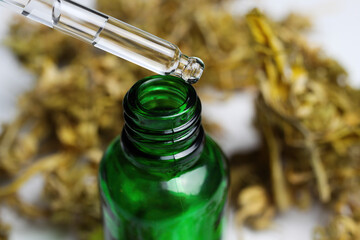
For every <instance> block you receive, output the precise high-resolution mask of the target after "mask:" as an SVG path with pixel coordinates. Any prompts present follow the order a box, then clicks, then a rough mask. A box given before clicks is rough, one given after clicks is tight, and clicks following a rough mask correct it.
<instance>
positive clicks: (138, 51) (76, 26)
mask: <svg viewBox="0 0 360 240" xmlns="http://www.w3.org/2000/svg"><path fill="white" fill-rule="evenodd" d="M0 5H2V6H4V7H6V8H9V9H12V10H14V11H15V12H17V13H19V14H22V15H24V16H26V17H28V18H30V19H32V20H35V21H37V22H39V23H42V24H44V25H47V26H49V27H51V28H54V29H57V30H59V31H62V32H64V33H66V34H68V35H71V36H73V37H76V38H79V39H81V40H84V41H85V42H88V43H90V44H92V45H94V46H95V47H97V48H100V49H102V50H104V51H106V52H109V53H112V54H114V55H116V56H118V57H121V58H123V59H125V60H128V61H130V62H133V63H135V64H137V65H139V66H142V67H144V68H147V69H149V70H151V71H153V72H155V73H158V74H162V75H173V76H177V77H180V78H182V79H184V80H185V81H186V82H187V83H190V84H193V83H195V82H197V81H198V80H199V79H200V77H201V75H202V73H203V70H204V63H203V62H202V61H201V60H200V59H199V58H196V57H187V56H186V55H184V54H182V53H181V51H180V49H179V48H178V47H177V46H175V45H174V44H172V43H170V42H168V41H166V40H163V39H161V38H158V37H156V36H154V35H152V34H150V33H147V32H145V31H143V30H141V29H138V28H136V27H133V26H131V25H129V24H127V23H125V22H122V21H120V20H117V19H115V18H113V17H110V16H107V15H105V14H103V13H100V12H98V11H96V10H93V9H90V8H87V7H85V6H82V5H80V4H78V3H75V2H73V1H70V0H0Z"/></svg>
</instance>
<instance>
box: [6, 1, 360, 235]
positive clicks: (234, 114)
mask: <svg viewBox="0 0 360 240" xmlns="http://www.w3.org/2000/svg"><path fill="white" fill-rule="evenodd" d="M0 1H1V0H0ZM252 7H259V8H261V9H263V10H264V11H265V12H266V13H268V14H270V15H271V16H272V17H274V18H277V19H280V18H282V17H284V16H285V15H287V14H288V13H290V12H292V11H293V12H300V13H303V14H306V15H308V16H310V17H311V18H312V19H313V22H314V28H313V31H312V32H311V33H310V34H309V39H310V40H311V42H312V43H313V44H314V45H315V46H321V47H322V48H324V49H325V50H326V53H327V54H328V55H330V56H332V57H335V58H336V59H338V60H339V61H340V63H342V64H343V65H344V66H345V67H346V68H347V71H348V72H349V74H350V79H351V83H352V84H353V85H354V86H357V87H360V65H359V64H360V44H359V43H360V26H359V25H360V14H359V9H360V1H357V0H342V1H338V0H302V1H296V0H239V1H238V2H237V4H236V7H234V8H233V11H234V12H236V13H245V12H247V11H248V10H249V9H251V8H252ZM9 21H10V13H9V12H8V11H7V10H6V9H3V8H1V7H0V38H3V37H4V36H5V34H6V31H7V26H8V23H9ZM200 57H201V56H200ZM32 79H33V78H32V76H31V75H30V74H29V73H27V72H26V71H25V70H24V69H23V68H22V67H21V66H20V64H19V63H18V62H17V61H16V59H15V58H14V56H13V55H12V54H11V52H9V51H8V50H7V49H6V48H4V47H3V46H1V45H0V123H1V122H6V121H10V120H11V119H12V118H13V117H14V116H15V115H16V108H15V104H16V99H17V96H18V95H19V94H21V93H22V92H23V91H25V90H26V89H29V88H31V84H32ZM252 99H253V95H252V94H251V92H242V93H238V94H236V95H234V97H233V98H231V99H230V100H227V101H225V102H215V103H211V104H206V103H205V104H204V111H203V114H204V115H205V116H206V117H208V118H211V119H213V120H214V121H217V122H219V123H222V125H223V127H224V131H225V133H224V134H223V135H222V136H219V137H218V141H219V143H220V145H221V146H222V148H223V149H224V151H225V152H226V153H227V154H228V155H230V154H231V153H233V152H235V150H238V149H251V148H254V147H256V146H257V144H258V143H259V142H258V141H259V140H258V136H257V134H256V132H255V131H254V129H253V128H252V123H251V119H252V116H253V114H254V109H253V102H252ZM235 109H236V111H234V110H235ZM41 185H42V179H41V177H39V176H37V177H34V178H32V179H31V180H30V181H29V182H28V184H26V186H24V187H23V188H22V189H21V191H20V193H19V194H20V195H21V197H23V198H24V199H26V200H27V201H29V202H31V201H34V199H36V197H37V196H38V194H39V193H40V191H41ZM1 210H2V212H1V217H2V219H3V220H4V221H6V222H9V223H11V224H12V226H13V231H12V232H11V235H10V240H50V239H51V240H52V239H54V240H58V239H59V240H60V239H61V240H64V239H69V240H70V239H73V238H72V237H71V236H70V235H69V234H67V233H63V232H61V231H59V230H58V229H55V228H52V227H47V226H46V227H44V226H42V225H39V224H37V225H34V224H31V223H29V222H27V221H25V220H22V219H21V218H19V217H18V216H16V214H14V213H13V212H11V211H10V210H8V209H5V208H2V209H1ZM325 219H326V212H325V211H324V210H322V209H321V208H320V207H319V206H313V207H312V209H310V210H309V211H307V212H301V211H299V210H296V209H293V210H290V211H289V212H287V213H285V214H282V215H280V216H278V217H277V218H276V220H275V223H274V225H273V227H272V228H271V229H269V230H267V231H263V232H260V233H258V232H257V233H255V232H253V231H251V230H249V229H244V230H243V231H241V230H239V229H238V228H235V227H234V226H233V224H232V223H231V222H230V224H229V226H228V229H227V231H226V240H230V239H231V240H235V239H245V240H289V239H291V240H310V239H312V237H311V236H312V229H313V227H314V226H316V225H318V224H321V223H323V222H324V221H325Z"/></svg>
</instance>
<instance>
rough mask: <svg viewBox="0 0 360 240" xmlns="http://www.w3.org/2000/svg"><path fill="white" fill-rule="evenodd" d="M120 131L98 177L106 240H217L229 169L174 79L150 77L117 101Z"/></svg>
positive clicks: (190, 96)
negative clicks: (120, 113) (120, 108)
mask: <svg viewBox="0 0 360 240" xmlns="http://www.w3.org/2000/svg"><path fill="white" fill-rule="evenodd" d="M124 110H125V113H124V117H125V126H124V130H123V132H122V134H121V136H119V137H118V138H117V139H115V140H114V141H113V142H112V143H111V145H110V146H109V147H108V149H107V151H106V153H105V154H104V157H103V159H102V161H101V165H100V171H99V182H100V192H101V198H102V199H101V200H102V212H103V221H104V231H105V239H106V240H125V239H126V240H140V239H141V240H219V239H221V236H222V229H223V225H224V211H225V205H226V199H227V190H228V170H227V164H226V160H225V157H224V155H223V153H222V151H221V150H220V148H219V147H218V145H217V144H216V143H215V142H214V141H213V140H212V139H211V138H210V137H209V136H206V134H205V133H204V131H203V128H202V126H201V117H200V112H201V103H200V101H199V99H198V97H197V95H196V92H195V90H194V89H193V88H192V87H191V86H190V85H188V84H186V83H184V82H183V81H182V80H181V79H178V78H175V77H170V76H153V77H149V78H146V79H143V80H141V81H139V82H138V83H136V84H135V85H134V86H133V87H132V88H131V89H130V91H129V92H128V94H127V95H126V97H125V99H124Z"/></svg>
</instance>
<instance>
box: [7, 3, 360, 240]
mask: <svg viewBox="0 0 360 240" xmlns="http://www.w3.org/2000/svg"><path fill="white" fill-rule="evenodd" d="M97 3H98V8H99V9H100V10H101V11H103V12H105V13H108V14H110V15H113V16H114V17H117V18H119V19H122V20H124V21H126V22H129V23H131V24H133V25H135V26H138V27H140V28H143V29H145V30H147V31H149V32H151V33H154V34H155V35H158V36H160V37H162V38H165V39H168V40H169V41H171V42H173V43H175V44H177V45H179V46H180V49H182V51H183V52H184V53H189V54H191V55H196V56H201V58H202V59H203V60H204V61H205V62H206V65H207V66H206V67H207V68H206V71H205V72H204V75H203V78H202V79H201V81H200V82H199V84H197V88H198V89H199V90H200V91H201V88H202V87H208V86H211V87H215V88H217V89H219V90H221V91H223V92H231V91H234V90H238V89H243V88H246V87H252V88H256V89H257V91H258V92H259V97H258V99H257V104H256V108H257V120H256V122H257V128H258V129H259V131H260V132H261V133H262V135H263V138H264V146H263V148H262V149H259V150H258V151H257V152H255V153H252V154H250V155H246V156H234V157H233V159H232V163H233V166H232V168H231V170H232V183H233V184H232V185H233V186H232V191H233V192H234V194H233V198H234V200H233V202H234V203H235V204H236V205H237V206H238V211H237V215H236V220H237V221H238V222H239V223H246V224H248V225H250V226H252V227H254V228H257V229H262V228H265V227H268V226H269V225H270V224H271V221H272V218H273V217H274V216H275V214H276V212H277V211H284V210H286V209H287V208H288V207H290V206H292V205H296V206H299V207H301V208H306V207H308V206H309V205H310V204H311V202H312V201H314V200H316V199H319V200H320V201H322V202H323V203H324V204H325V206H328V207H329V209H331V211H332V214H333V217H332V220H330V222H329V226H326V227H319V228H318V229H317V230H316V232H315V236H314V238H315V239H319V240H325V239H329V240H335V239H336V240H337V239H351V240H352V239H359V229H360V225H359V224H360V203H359V201H360V200H359V199H360V197H359V192H360V191H359V189H360V179H359V178H360V177H359V176H360V174H359V172H360V169H359V160H358V159H360V150H359V149H360V148H359V144H360V141H359V140H360V139H359V133H360V131H359V126H360V124H359V113H360V111H359V104H360V94H359V91H357V90H354V89H352V88H350V87H349V86H348V85H347V83H346V72H345V71H344V69H343V68H342V67H341V66H340V65H339V64H338V63H337V62H336V61H335V60H333V59H330V58H327V57H325V55H324V54H323V52H322V51H321V50H319V49H312V48H310V47H308V44H307V41H306V40H305V39H304V38H303V37H302V35H301V33H303V32H304V31H307V30H308V29H309V27H310V23H309V21H308V20H307V19H306V18H302V17H299V16H297V15H290V16H289V17H288V18H286V19H285V20H283V21H281V22H274V21H271V20H270V19H266V18H265V17H264V16H263V15H261V14H260V13H259V12H257V11H254V12H252V13H250V14H249V15H248V16H247V17H244V16H233V15H231V14H230V13H229V11H228V10H227V9H228V7H229V6H230V5H231V4H232V3H233V2H232V1H231V0H211V1H208V0H199V1H192V0H174V1H160V0H148V1H142V0H132V1H125V0H118V1H116V2H115V3H114V0H98V2H97ZM139 9H141V12H142V14H141V15H139ZM44 39H46V40H44ZM7 44H8V45H9V46H10V48H11V49H12V50H13V51H14V53H15V54H16V56H17V57H18V58H19V60H20V61H21V62H22V63H23V65H24V66H25V67H26V68H28V69H29V70H30V71H32V72H33V73H34V74H35V76H36V77H37V81H36V84H35V87H34V89H33V90H31V91H29V92H27V93H25V94H24V95H23V96H22V97H21V99H20V101H19V112H20V113H19V115H18V117H17V118H16V119H15V120H14V121H13V122H12V123H10V124H6V125H4V126H3V131H2V133H1V135H0V176H1V180H2V182H4V183H5V182H6V183H7V184H6V185H1V187H0V203H6V204H7V205H8V206H10V207H12V208H13V209H15V210H17V211H18V212H19V213H21V214H22V215H24V216H28V217H29V218H31V219H39V218H45V219H48V220H49V221H51V222H52V223H55V224H58V225H61V226H66V227H70V228H73V227H75V229H76V230H77V236H78V238H80V239H98V238H99V236H101V223H100V213H99V209H100V208H99V206H98V204H99V203H98V192H97V183H96V177H97V167H98V163H99V161H100V158H101V155H102V151H103V149H104V146H106V145H107V144H108V143H109V142H110V141H111V139H113V138H114V137H115V135H117V134H118V133H119V132H120V131H121V128H122V99H123V97H124V94H125V92H126V91H127V89H129V88H130V86H131V85H132V84H133V83H134V82H135V81H136V80H138V79H141V78H143V77H145V76H147V75H150V74H151V73H150V72H148V71H146V70H143V69H141V68H139V67H137V66H135V65H133V64H130V63H127V62H125V61H123V60H121V59H118V58H117V57H114V56H111V55H108V54H104V53H102V52H100V51H98V50H95V49H94V48H91V47H88V46H87V45H86V44H83V43H82V42H80V41H78V40H74V39H72V38H70V37H68V36H65V35H62V34H59V33H57V32H55V31H51V30H49V29H46V28H44V27H41V26H38V25H31V24H30V23H28V22H23V21H22V20H18V22H17V23H15V24H14V25H13V26H12V27H11V29H10V36H9V39H8V40H7ZM206 125H207V126H208V127H209V128H210V130H212V129H213V130H218V127H216V125H213V124H209V123H207V124H206ZM38 173H40V174H42V175H43V177H44V179H45V187H44V191H43V195H42V200H41V202H39V204H35V205H29V204H27V203H24V202H23V201H22V200H21V199H19V198H18V197H17V194H16V193H17V191H18V189H19V188H20V187H21V186H22V185H23V184H24V183H25V182H26V181H27V180H28V179H29V178H30V177H31V176H34V175H35V174H38ZM6 229H7V228H6V227H5V228H4V227H2V225H1V223H0V239H2V237H3V235H4V237H6V235H5V234H4V233H6V232H7V230H6Z"/></svg>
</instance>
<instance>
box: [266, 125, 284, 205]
mask: <svg viewBox="0 0 360 240" xmlns="http://www.w3.org/2000/svg"><path fill="white" fill-rule="evenodd" d="M263 132H264V137H265V139H266V142H267V144H268V150H269V159H270V171H271V181H272V188H273V192H274V200H275V203H276V205H277V206H278V208H279V210H280V211H285V210H286V209H288V207H289V205H290V201H289V197H288V194H287V190H286V182H285V176H284V170H283V166H282V164H281V156H280V145H279V143H278V141H277V139H276V138H275V136H274V133H273V132H272V129H271V128H270V127H269V128H268V127H266V128H263Z"/></svg>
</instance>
